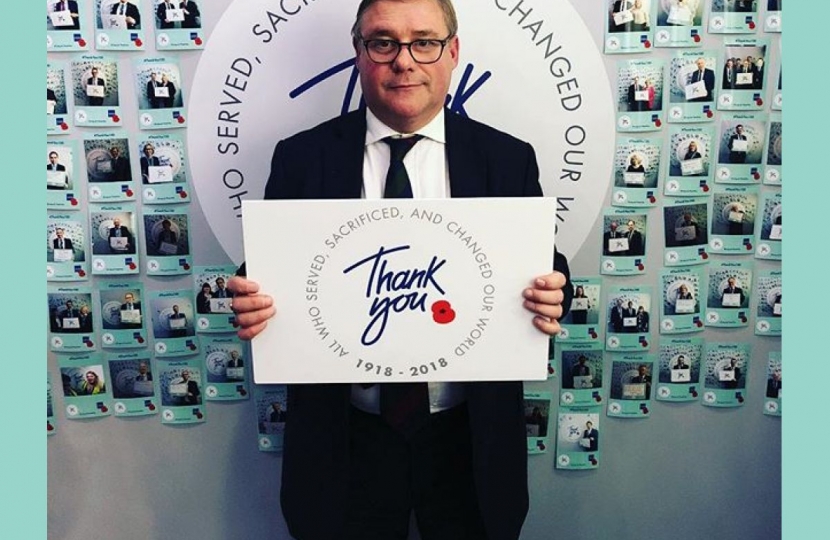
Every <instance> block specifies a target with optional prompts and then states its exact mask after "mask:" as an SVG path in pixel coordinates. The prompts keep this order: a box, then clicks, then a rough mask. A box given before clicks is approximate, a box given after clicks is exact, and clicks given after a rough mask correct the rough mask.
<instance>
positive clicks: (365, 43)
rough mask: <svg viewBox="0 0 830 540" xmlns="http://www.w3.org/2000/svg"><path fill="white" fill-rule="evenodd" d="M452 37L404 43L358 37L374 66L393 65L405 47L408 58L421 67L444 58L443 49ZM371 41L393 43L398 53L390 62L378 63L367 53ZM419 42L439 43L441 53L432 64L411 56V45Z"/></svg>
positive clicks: (451, 35) (422, 39) (452, 35)
mask: <svg viewBox="0 0 830 540" xmlns="http://www.w3.org/2000/svg"><path fill="white" fill-rule="evenodd" d="M454 37H455V34H450V35H448V36H447V37H445V38H444V39H434V38H421V39H416V40H415V41H409V42H404V41H396V40H394V39H388V38H372V39H363V36H361V37H360V42H361V43H362V44H363V48H364V49H365V50H366V56H368V57H369V60H371V61H372V62H374V63H375V64H381V65H387V64H394V63H395V60H397V59H398V57H399V56H400V55H401V51H402V50H403V49H404V47H406V50H407V51H409V57H410V58H412V61H413V62H415V63H416V64H421V65H427V66H428V65H430V64H435V63H436V62H438V61H439V60H441V57H442V56H444V49H446V48H447V43H449V42H450V40H451V39H452V38H454ZM373 41H388V42H389V43H394V44H395V45H397V46H398V52H397V53H395V56H394V57H393V58H392V59H391V60H389V61H388V62H378V61H377V60H375V59H374V58H372V54H371V53H370V52H369V46H368V44H369V43H371V42H373ZM419 41H437V42H438V43H440V44H441V52H440V53H438V58H436V59H435V60H433V61H432V62H421V61H420V60H418V59H417V58H415V55H414V54H412V44H413V43H417V42H419Z"/></svg>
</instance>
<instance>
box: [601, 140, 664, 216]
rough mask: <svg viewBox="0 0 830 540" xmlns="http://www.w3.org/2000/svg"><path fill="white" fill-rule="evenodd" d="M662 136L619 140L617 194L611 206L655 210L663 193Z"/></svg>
mask: <svg viewBox="0 0 830 540" xmlns="http://www.w3.org/2000/svg"><path fill="white" fill-rule="evenodd" d="M662 146H663V141H662V139H660V138H659V137H650V138H632V137H618V138H617V149H616V152H615V153H614V191H613V192H612V194H611V204H612V205H613V206H621V207H653V206H656V204H657V196H658V195H659V194H660V192H659V191H658V187H657V180H658V178H659V177H660V149H661V147H662Z"/></svg>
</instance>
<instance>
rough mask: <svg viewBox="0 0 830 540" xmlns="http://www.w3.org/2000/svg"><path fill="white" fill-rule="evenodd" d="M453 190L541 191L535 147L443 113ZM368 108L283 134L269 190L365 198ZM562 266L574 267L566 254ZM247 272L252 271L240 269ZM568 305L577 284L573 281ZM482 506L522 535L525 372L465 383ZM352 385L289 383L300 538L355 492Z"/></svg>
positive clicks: (325, 532) (495, 525) (497, 531)
mask: <svg viewBox="0 0 830 540" xmlns="http://www.w3.org/2000/svg"><path fill="white" fill-rule="evenodd" d="M445 131H446V152H447V162H448V167H449V176H450V190H451V193H452V196H453V197H488V196H498V197H527V196H541V195H542V190H541V187H540V185H539V180H538V177H539V171H538V167H537V165H536V157H535V153H534V151H533V148H532V147H531V146H530V145H529V144H527V143H524V142H522V141H519V140H517V139H515V138H513V137H511V136H509V135H507V134H505V133H501V132H499V131H496V130H494V129H492V128H490V127H488V126H485V125H484V124H480V123H478V122H475V121H473V120H469V119H466V118H463V117H461V116H459V115H456V114H452V113H450V112H448V111H447V112H445ZM365 133H366V115H365V111H364V110H358V111H355V112H352V113H349V114H347V115H344V116H341V117H338V118H335V119H332V120H329V121H328V122H325V123H323V124H320V125H319V126H317V127H315V128H313V129H310V130H308V131H304V132H302V133H299V134H297V135H295V136H293V137H291V138H289V139H286V140H283V141H280V142H279V144H277V146H276V149H275V150H274V155H273V158H272V161H271V175H270V177H269V179H268V184H267V185H266V187H265V198H266V199H358V198H360V195H361V189H362V186H363V153H364V141H365ZM553 266H554V268H555V269H556V270H558V271H560V272H562V273H564V274H565V275H566V276H569V275H570V272H569V270H568V263H567V260H566V259H565V257H564V256H562V255H561V254H559V253H556V254H555V259H554V265H553ZM240 272H241V273H243V272H244V270H243V269H240ZM565 293H566V296H565V301H564V302H563V308H564V310H565V312H567V310H568V309H569V308H570V303H571V298H572V297H573V287H572V285H571V283H570V280H569V281H568V285H567V287H566V288H565ZM465 390H466V395H467V408H468V411H469V418H470V430H471V436H472V448H473V470H474V474H475V486H476V492H477V495H478V505H479V508H480V510H481V515H482V518H483V520H484V524H485V527H486V530H487V535H488V539H489V540H515V539H516V538H518V536H519V531H520V529H521V526H522V523H523V522H524V519H525V516H526V514H527V509H528V490H527V444H526V431H525V419H524V414H523V410H524V407H523V389H522V383H521V382H518V381H510V382H508V381H499V382H476V383H467V384H465ZM350 394H351V385H349V384H307V385H289V386H288V401H287V409H288V410H290V411H291V414H290V415H288V418H287V421H286V427H285V448H284V451H283V468H282V488H281V493H280V500H281V504H282V510H283V515H284V516H285V520H286V523H287V524H288V527H289V530H290V532H291V534H292V535H293V536H295V537H297V538H302V539H303V540H306V539H324V538H325V539H330V538H337V534H338V531H340V529H341V528H342V525H343V521H344V513H345V509H346V504H345V502H344V501H345V500H346V498H347V493H348V482H349V478H348V471H349V409H350Z"/></svg>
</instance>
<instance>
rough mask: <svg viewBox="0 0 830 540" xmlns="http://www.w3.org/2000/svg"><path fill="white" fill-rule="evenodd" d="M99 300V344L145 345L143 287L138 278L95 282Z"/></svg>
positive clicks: (127, 346)
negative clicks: (134, 279) (135, 279)
mask: <svg viewBox="0 0 830 540" xmlns="http://www.w3.org/2000/svg"><path fill="white" fill-rule="evenodd" d="M98 298H99V300H100V303H101V346H102V347H103V348H105V349H133V348H139V347H146V346H147V318H146V312H145V306H146V305H147V303H146V302H145V301H144V288H143V285H142V284H141V282H139V281H127V282H122V281H105V282H99V283H98Z"/></svg>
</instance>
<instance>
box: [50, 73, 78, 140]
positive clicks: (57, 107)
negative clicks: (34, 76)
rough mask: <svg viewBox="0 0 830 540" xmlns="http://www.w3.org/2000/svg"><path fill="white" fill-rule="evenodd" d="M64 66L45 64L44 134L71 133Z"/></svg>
mask: <svg viewBox="0 0 830 540" xmlns="http://www.w3.org/2000/svg"><path fill="white" fill-rule="evenodd" d="M65 69H66V64H65V63H64V62H56V61H50V62H47V63H46V134H47V135H67V134H69V133H71V132H72V130H71V129H70V124H69V109H68V108H67V105H66V98H67V93H66V77H65Z"/></svg>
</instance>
